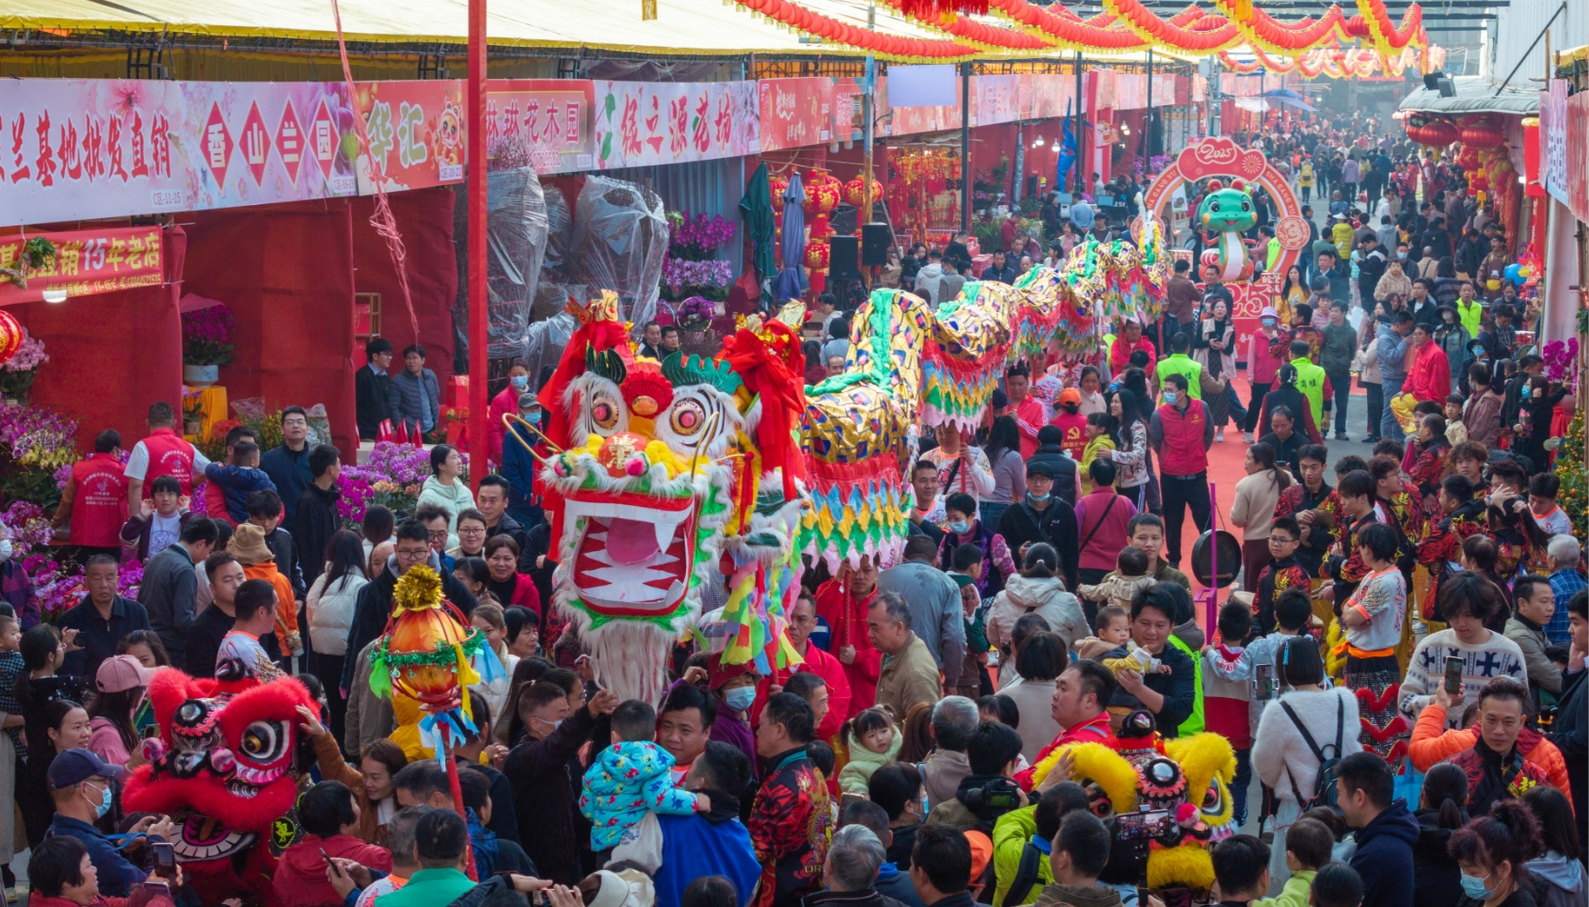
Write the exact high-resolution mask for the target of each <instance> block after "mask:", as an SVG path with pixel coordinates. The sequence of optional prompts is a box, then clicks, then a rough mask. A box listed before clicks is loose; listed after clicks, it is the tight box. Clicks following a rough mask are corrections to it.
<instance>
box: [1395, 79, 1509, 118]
mask: <svg viewBox="0 0 1589 907" xmlns="http://www.w3.org/2000/svg"><path fill="white" fill-rule="evenodd" d="M1451 82H1452V85H1453V87H1455V88H1456V91H1457V93H1456V94H1455V95H1453V96H1451V97H1446V98H1442V97H1441V96H1440V92H1438V91H1433V90H1430V89H1428V88H1419V89H1417V90H1415V91H1413V92H1412V93H1410V94H1408V95H1407V97H1405V98H1403V99H1402V102H1401V105H1400V107H1399V108H1398V109H1400V110H1408V111H1423V112H1426V113H1507V114H1512V115H1513V116H1533V115H1535V114H1537V113H1539V89H1538V88H1533V87H1528V86H1527V85H1526V84H1525V85H1508V86H1507V87H1505V88H1503V89H1501V93H1500V94H1499V95H1497V94H1496V93H1495V89H1496V83H1494V82H1492V81H1490V80H1489V79H1486V78H1484V77H1482V76H1458V77H1457V78H1455V79H1452V80H1451Z"/></svg>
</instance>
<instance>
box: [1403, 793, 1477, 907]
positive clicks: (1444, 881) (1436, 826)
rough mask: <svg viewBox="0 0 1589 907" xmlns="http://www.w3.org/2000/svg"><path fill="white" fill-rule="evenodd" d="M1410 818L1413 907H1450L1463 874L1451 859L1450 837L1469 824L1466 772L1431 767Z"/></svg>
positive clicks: (1456, 896)
mask: <svg viewBox="0 0 1589 907" xmlns="http://www.w3.org/2000/svg"><path fill="white" fill-rule="evenodd" d="M1413 817H1414V818H1415V819H1417V820H1418V840H1417V841H1415V842H1413V845H1412V874H1413V879H1414V883H1413V891H1414V895H1413V903H1412V907H1450V905H1451V904H1455V903H1456V902H1457V900H1458V899H1460V898H1461V897H1462V883H1461V876H1462V872H1461V870H1459V869H1458V868H1457V861H1456V859H1455V858H1454V857H1452V856H1451V836H1452V835H1453V834H1455V833H1456V830H1457V829H1459V828H1461V827H1462V826H1464V825H1466V824H1468V773H1467V772H1465V771H1463V770H1462V769H1461V768H1459V767H1458V766H1456V765H1454V764H1452V763H1450V762H1441V763H1439V764H1436V765H1434V766H1431V767H1430V769H1429V773H1428V774H1427V775H1424V779H1423V793H1422V794H1421V795H1420V797H1419V800H1418V809H1416V810H1414V812H1413Z"/></svg>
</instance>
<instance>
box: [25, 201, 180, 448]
mask: <svg viewBox="0 0 1589 907" xmlns="http://www.w3.org/2000/svg"><path fill="white" fill-rule="evenodd" d="M186 247H187V237H186V236H185V235H184V234H183V232H182V228H180V227H175V228H172V229H170V230H167V231H166V234H165V274H166V278H165V279H166V283H165V284H164V285H163V286H155V287H139V288H137V289H133V290H122V291H120V292H116V293H101V294H99V295H96V296H82V297H78V298H76V299H68V300H67V301H66V302H64V303H60V304H50V303H47V302H30V303H27V304H25V305H19V306H14V307H12V308H11V309H10V311H11V313H12V314H13V315H16V316H17V320H19V321H21V322H22V324H23V325H24V326H25V327H27V329H28V330H29V331H30V332H31V333H32V334H33V336H35V337H38V338H40V339H42V340H43V341H44V348H45V352H46V353H48V354H49V356H50V361H49V362H48V363H46V364H45V366H44V367H43V368H41V369H40V370H39V377H38V380H37V381H35V382H34V384H33V390H32V395H31V396H32V401H33V402H34V403H37V404H42V405H47V406H52V407H55V408H58V409H60V410H62V411H64V412H66V413H68V414H70V415H71V416H72V417H73V418H75V419H77V427H78V431H77V446H78V448H79V449H80V450H82V451H83V452H84V453H87V452H88V451H91V450H93V444H94V436H95V435H97V434H99V433H100V432H101V431H103V430H104V429H107V428H114V429H116V430H117V431H119V432H121V437H122V444H123V445H124V446H125V447H126V448H127V449H129V450H130V449H131V448H132V445H133V443H134V442H136V441H137V440H139V439H140V438H142V437H143V436H144V435H145V434H147V429H146V426H145V418H146V416H147V414H148V410H149V404H151V403H155V402H158V401H164V402H166V403H170V404H171V405H172V407H174V408H175V409H176V410H177V411H178V412H181V409H182V319H181V317H180V316H179V315H178V313H177V297H178V296H179V295H180V292H181V284H180V283H177V282H176V278H179V277H180V275H181V274H182V269H183V255H184V253H185V250H186Z"/></svg>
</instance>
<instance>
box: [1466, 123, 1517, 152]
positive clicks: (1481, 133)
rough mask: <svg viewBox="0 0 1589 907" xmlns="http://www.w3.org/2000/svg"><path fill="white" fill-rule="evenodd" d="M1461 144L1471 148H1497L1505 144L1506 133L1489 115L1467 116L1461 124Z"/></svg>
mask: <svg viewBox="0 0 1589 907" xmlns="http://www.w3.org/2000/svg"><path fill="white" fill-rule="evenodd" d="M1460 137H1461V139H1462V144H1464V145H1467V146H1469V147H1472V148H1499V147H1500V146H1502V145H1505V144H1506V133H1505V132H1503V131H1502V130H1501V126H1500V124H1499V123H1497V122H1496V121H1495V120H1493V119H1491V118H1490V117H1469V118H1468V119H1467V120H1466V121H1464V122H1463V124H1462V132H1461V136H1460Z"/></svg>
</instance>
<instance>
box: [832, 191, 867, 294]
mask: <svg viewBox="0 0 1589 907" xmlns="http://www.w3.org/2000/svg"><path fill="white" fill-rule="evenodd" d="M851 210H852V211H853V210H854V209H851ZM860 250H861V241H860V240H859V239H857V238H856V237H854V236H839V235H835V236H832V237H829V239H828V280H830V281H834V280H860V279H861V269H860Z"/></svg>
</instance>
